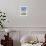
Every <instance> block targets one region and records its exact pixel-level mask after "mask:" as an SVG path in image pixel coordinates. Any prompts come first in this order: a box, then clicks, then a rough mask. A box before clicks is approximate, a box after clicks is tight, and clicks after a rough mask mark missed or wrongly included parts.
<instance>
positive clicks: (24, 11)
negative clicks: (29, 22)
mask: <svg viewBox="0 0 46 46" xmlns="http://www.w3.org/2000/svg"><path fill="white" fill-rule="evenodd" d="M27 8H28V7H27V6H20V16H27V11H28V10H27Z"/></svg>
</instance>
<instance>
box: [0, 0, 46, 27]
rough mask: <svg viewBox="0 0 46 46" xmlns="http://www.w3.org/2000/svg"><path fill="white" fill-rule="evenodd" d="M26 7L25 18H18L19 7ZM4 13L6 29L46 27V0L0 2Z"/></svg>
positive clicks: (2, 0)
mask: <svg viewBox="0 0 46 46" xmlns="http://www.w3.org/2000/svg"><path fill="white" fill-rule="evenodd" d="M21 5H27V6H28V14H27V16H20V8H19V7H20V6H21ZM0 10H2V11H4V12H6V15H7V20H8V22H7V24H6V26H7V27H46V0H0Z"/></svg>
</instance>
